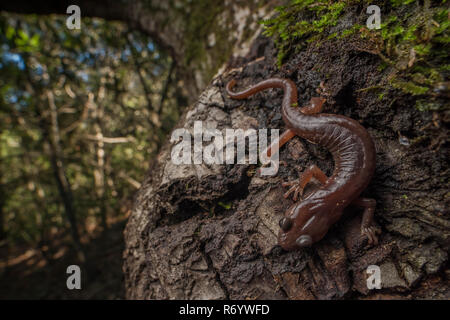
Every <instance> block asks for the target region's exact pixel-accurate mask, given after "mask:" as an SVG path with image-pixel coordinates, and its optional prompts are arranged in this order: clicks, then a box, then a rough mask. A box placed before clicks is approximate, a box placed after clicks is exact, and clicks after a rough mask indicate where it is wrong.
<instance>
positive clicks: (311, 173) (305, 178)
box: [281, 165, 328, 201]
mask: <svg viewBox="0 0 450 320" xmlns="http://www.w3.org/2000/svg"><path fill="white" fill-rule="evenodd" d="M312 178H316V179H317V180H319V182H320V183H321V184H325V183H326V182H327V180H328V177H327V176H326V175H325V173H323V172H322V170H320V168H319V167H318V166H316V165H312V166H310V167H309V168H308V169H306V170H305V171H304V172H303V173H302V174H301V175H300V178H298V179H297V180H294V181H290V182H283V183H282V184H281V185H282V186H283V187H290V188H289V190H288V191H287V192H286V193H285V194H284V197H285V198H288V197H289V196H290V195H291V194H292V193H294V196H293V198H292V199H293V200H294V201H297V199H298V196H299V195H300V196H302V195H303V190H304V189H305V187H306V185H307V184H308V182H310V181H311V179H312Z"/></svg>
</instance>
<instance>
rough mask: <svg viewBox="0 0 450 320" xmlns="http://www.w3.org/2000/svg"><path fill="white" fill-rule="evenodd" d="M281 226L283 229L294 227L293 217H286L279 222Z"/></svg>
mask: <svg viewBox="0 0 450 320" xmlns="http://www.w3.org/2000/svg"><path fill="white" fill-rule="evenodd" d="M279 225H280V228H281V230H283V231H285V232H286V231H288V230H289V229H290V228H291V227H292V219H290V218H287V217H284V218H282V219H281V220H280V222H279Z"/></svg>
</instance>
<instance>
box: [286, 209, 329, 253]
mask: <svg viewBox="0 0 450 320" xmlns="http://www.w3.org/2000/svg"><path fill="white" fill-rule="evenodd" d="M329 217H330V209H329V208H328V207H327V206H319V207H318V206H317V205H316V206H314V207H313V205H312V204H311V202H308V201H306V202H301V203H295V204H293V205H292V206H291V207H289V209H288V210H287V212H286V215H285V217H284V218H282V219H281V220H280V228H281V229H280V232H279V233H278V243H279V244H280V246H281V247H282V248H283V249H285V250H296V249H299V248H303V247H310V246H311V245H312V244H313V243H315V242H317V241H319V240H320V239H322V238H323V237H324V236H325V234H326V233H327V231H328V229H329V228H330V225H331V223H330V221H329Z"/></svg>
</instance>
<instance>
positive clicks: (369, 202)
mask: <svg viewBox="0 0 450 320" xmlns="http://www.w3.org/2000/svg"><path fill="white" fill-rule="evenodd" d="M352 204H354V205H356V206H358V207H361V208H364V212H363V217H362V222H361V234H363V235H365V236H366V237H367V239H368V242H369V245H377V244H378V235H379V234H380V233H381V230H380V229H379V228H377V227H376V226H375V225H374V221H373V213H374V211H375V206H376V204H377V203H376V201H375V200H374V199H369V198H358V199H356V200H355V201H353V203H352Z"/></svg>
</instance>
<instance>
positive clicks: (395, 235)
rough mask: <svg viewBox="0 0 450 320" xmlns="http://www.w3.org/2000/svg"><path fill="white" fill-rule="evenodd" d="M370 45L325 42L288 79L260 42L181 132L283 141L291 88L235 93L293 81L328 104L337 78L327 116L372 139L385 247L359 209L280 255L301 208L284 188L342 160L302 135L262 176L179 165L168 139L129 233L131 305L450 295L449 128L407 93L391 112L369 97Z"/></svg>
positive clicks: (304, 97) (219, 81)
mask: <svg viewBox="0 0 450 320" xmlns="http://www.w3.org/2000/svg"><path fill="white" fill-rule="evenodd" d="M360 47H361V44H357V43H356V44H352V43H349V42H345V43H336V40H335V41H329V42H324V43H322V44H321V45H320V46H310V47H309V48H308V49H307V50H305V51H303V53H301V54H299V55H297V56H295V57H293V58H292V59H291V60H290V61H289V62H288V63H286V64H285V65H284V66H283V67H282V68H281V70H277V68H276V67H275V66H274V65H275V61H274V55H275V50H274V48H273V45H272V43H271V42H270V41H268V40H264V39H263V38H258V40H257V41H256V42H255V44H254V45H253V47H252V49H251V51H250V53H249V54H248V55H247V56H246V57H245V58H241V59H235V61H234V62H233V63H232V64H231V65H230V67H229V68H228V71H226V72H225V73H222V74H220V75H219V76H218V77H216V78H215V79H214V80H213V81H212V83H211V84H210V85H209V86H208V87H207V89H206V90H205V91H204V92H203V93H202V95H201V96H200V98H199V99H198V101H197V102H196V103H194V104H193V105H192V107H190V108H189V109H188V110H187V111H186V112H185V114H184V116H183V117H182V119H181V120H180V122H179V124H178V126H177V127H179V128H181V127H184V128H186V129H189V130H192V128H193V124H194V121H196V120H201V121H203V127H210V128H217V129H219V130H222V131H223V132H224V129H225V128H235V129H237V128H241V129H244V130H245V129H248V128H280V129H281V131H282V130H283V129H284V124H283V122H282V120H281V116H280V105H281V99H282V95H283V93H282V91H281V90H269V91H266V92H264V93H260V94H257V95H255V96H254V97H252V98H250V99H248V100H244V101H236V100H230V99H229V98H228V97H227V96H226V94H225V92H224V85H225V84H226V83H227V82H228V81H229V80H230V79H231V78H232V77H234V78H237V79H239V80H238V85H239V87H241V88H244V87H247V86H248V85H250V84H254V83H256V82H258V81H260V80H263V79H266V78H269V77H272V76H280V77H287V78H290V79H292V80H293V81H295V83H296V84H297V87H298V89H299V93H300V101H299V103H300V104H302V103H305V102H306V101H308V100H309V99H310V97H312V96H317V92H316V89H317V88H318V87H319V84H320V82H321V81H324V80H325V82H324V86H325V88H326V91H327V94H328V97H327V105H326V107H325V110H324V112H327V113H336V114H343V115H346V116H348V117H351V118H353V119H357V120H358V121H360V122H361V123H362V124H363V126H365V127H366V128H367V129H368V131H369V133H370V134H371V136H372V137H373V139H374V142H375V145H376V150H377V168H376V174H375V177H374V178H373V180H372V182H371V183H370V186H369V188H368V189H367V190H366V191H365V193H364V195H366V196H369V197H371V198H375V199H376V200H377V208H376V213H375V217H376V221H377V223H378V224H379V225H380V226H381V228H382V230H383V233H382V235H381V239H380V240H381V241H380V244H379V245H377V246H374V247H367V239H366V238H365V237H363V236H361V235H360V221H361V214H360V213H361V212H360V211H357V210H356V211H353V212H352V211H351V210H350V209H349V210H347V212H348V214H347V215H346V216H345V217H344V218H343V219H342V220H341V221H339V223H338V224H337V225H335V226H334V227H333V228H332V229H331V230H330V231H329V233H328V234H327V235H326V237H325V238H324V239H323V240H322V241H320V242H319V243H317V244H315V245H313V247H312V248H311V249H308V250H299V251H295V252H284V251H283V250H281V248H280V247H279V246H278V245H277V239H276V235H277V233H278V228H279V227H278V221H279V219H280V217H281V216H282V214H283V212H284V210H285V209H286V208H287V206H288V205H289V204H290V203H291V200H285V199H284V198H283V196H282V193H283V189H282V187H281V186H280V182H281V181H286V180H290V179H293V178H296V177H297V174H298V170H299V169H300V170H301V169H302V168H306V167H308V166H309V165H311V164H317V165H318V166H319V167H320V168H321V169H323V170H324V171H325V172H326V173H327V174H328V175H330V174H331V172H332V170H333V161H332V159H331V156H330V154H329V153H328V152H327V151H326V150H323V149H321V148H320V147H317V146H314V145H312V144H310V143H308V142H306V141H304V140H302V139H301V138H294V139H293V140H292V141H290V142H289V143H288V144H287V145H286V146H285V147H283V148H282V151H281V154H280V160H281V161H285V162H286V165H285V166H281V167H280V170H279V172H278V174H277V175H276V176H273V177H269V178H268V177H264V178H262V177H258V176H257V175H256V174H255V166H252V165H211V166H208V165H205V164H202V165H183V166H180V165H174V164H173V163H172V162H171V159H170V152H171V148H172V147H173V144H170V143H169V142H167V143H166V144H165V146H164V147H163V149H162V151H161V153H160V154H159V156H158V158H157V159H156V160H154V161H153V162H152V165H151V170H150V171H149V174H148V177H147V178H146V180H145V181H144V183H143V184H142V188H141V189H140V191H139V193H138V195H137V197H136V200H135V207H134V210H133V213H132V215H131V217H130V220H129V222H128V225H127V228H126V231H125V241H126V250H125V252H124V259H125V263H124V272H125V277H126V294H127V297H128V298H130V299H224V298H225V299H226V298H230V299H256V298H258V299H340V298H353V299H360V298H373V299H378V298H382V299H389V298H437V299H446V298H447V299H448V298H449V297H450V295H449V286H448V285H449V283H448V276H449V272H448V248H449V226H450V222H449V217H448V211H447V208H448V202H446V201H448V186H447V185H446V183H447V182H446V181H448V175H449V173H448V167H447V164H446V159H447V156H448V155H446V154H445V153H446V152H445V150H443V149H440V147H439V146H442V143H443V140H445V139H446V137H447V136H446V135H444V136H442V134H443V133H444V134H445V132H447V131H446V130H447V129H446V128H447V125H448V119H447V120H445V119H441V118H439V117H440V116H442V114H441V115H439V114H438V115H436V114H435V115H434V122H433V118H432V117H433V115H432V114H431V113H427V112H419V111H417V110H416V109H414V108H412V107H411V105H413V104H412V103H411V102H412V100H411V98H410V97H408V96H402V95H397V96H396V99H394V96H392V97H389V99H387V100H388V101H391V102H390V103H386V102H385V101H386V100H380V99H378V97H377V95H376V94H374V93H373V92H371V91H370V90H359V89H362V88H367V87H370V86H373V85H375V84H377V83H378V82H379V81H380V79H381V77H383V74H381V73H380V72H379V71H378V69H377V66H378V64H379V60H378V58H377V57H376V56H373V55H371V54H368V53H365V52H361V51H359V50H358V49H357V48H360ZM358 90H359V91H358ZM436 117H437V118H436ZM446 121H447V122H446ZM430 123H431V125H430ZM424 127H425V129H424ZM399 131H401V132H402V134H403V135H404V136H399V134H398V132H399ZM405 136H406V137H405ZM419 136H426V139H425V142H424V140H423V139H422V140H421V141H422V142H418V143H413V140H414V139H413V138H415V137H419ZM408 138H409V139H410V140H408ZM419 140H420V139H419ZM414 141H415V140H414ZM314 187H315V186H314V185H312V186H310V187H309V191H311V190H313V188H314ZM373 264H375V265H378V266H380V268H381V274H382V289H381V290H368V289H367V285H366V278H367V274H366V269H367V267H368V266H369V265H373Z"/></svg>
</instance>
